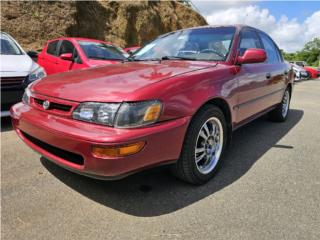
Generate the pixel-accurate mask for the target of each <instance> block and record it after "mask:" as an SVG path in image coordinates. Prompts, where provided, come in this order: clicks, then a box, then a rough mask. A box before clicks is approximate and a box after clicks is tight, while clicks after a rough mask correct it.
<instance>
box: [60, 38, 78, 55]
mask: <svg viewBox="0 0 320 240" xmlns="http://www.w3.org/2000/svg"><path fill="white" fill-rule="evenodd" d="M73 51H74V46H73V44H72V43H71V42H69V41H67V40H63V41H62V43H61V46H60V49H59V56H60V55H61V54H64V53H72V54H73Z"/></svg>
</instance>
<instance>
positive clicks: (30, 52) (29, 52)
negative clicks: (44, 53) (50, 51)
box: [27, 51, 38, 61]
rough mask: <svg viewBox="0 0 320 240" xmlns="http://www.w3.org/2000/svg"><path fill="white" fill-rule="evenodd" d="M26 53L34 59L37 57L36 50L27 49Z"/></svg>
mask: <svg viewBox="0 0 320 240" xmlns="http://www.w3.org/2000/svg"><path fill="white" fill-rule="evenodd" d="M27 54H28V56H29V57H31V59H32V60H34V61H36V60H37V59H38V53H37V52H36V51H28V52H27Z"/></svg>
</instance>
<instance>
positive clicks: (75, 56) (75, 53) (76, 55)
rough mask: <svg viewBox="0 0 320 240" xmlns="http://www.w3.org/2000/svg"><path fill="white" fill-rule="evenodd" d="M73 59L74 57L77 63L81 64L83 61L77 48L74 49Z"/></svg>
mask: <svg viewBox="0 0 320 240" xmlns="http://www.w3.org/2000/svg"><path fill="white" fill-rule="evenodd" d="M73 59H74V62H75V63H79V64H81V63H82V61H81V58H80V56H79V54H78V51H77V50H76V49H74V52H73Z"/></svg>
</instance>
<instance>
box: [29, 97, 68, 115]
mask: <svg viewBox="0 0 320 240" xmlns="http://www.w3.org/2000/svg"><path fill="white" fill-rule="evenodd" d="M44 101H45V100H42V99H39V98H34V102H35V103H36V104H38V105H40V106H42V104H43V102H44ZM71 108H72V106H70V105H65V104H60V103H56V102H51V101H50V107H49V109H48V110H52V109H56V110H60V111H63V112H69V111H70V109H71Z"/></svg>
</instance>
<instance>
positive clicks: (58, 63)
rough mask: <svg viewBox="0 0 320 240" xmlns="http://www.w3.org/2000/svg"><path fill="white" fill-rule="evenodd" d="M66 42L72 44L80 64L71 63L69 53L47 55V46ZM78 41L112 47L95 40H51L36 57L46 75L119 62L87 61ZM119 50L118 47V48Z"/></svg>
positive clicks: (63, 38) (62, 38)
mask: <svg viewBox="0 0 320 240" xmlns="http://www.w3.org/2000/svg"><path fill="white" fill-rule="evenodd" d="M63 40H67V41H69V42H71V43H72V44H73V46H74V47H75V49H76V51H77V53H78V54H79V58H80V59H81V63H77V62H73V61H72V54H71V59H70V53H64V54H62V55H63V56H62V57H61V56H54V55H51V54H48V53H47V49H48V44H49V43H51V42H54V41H63ZM78 41H90V42H98V43H104V44H109V45H113V44H112V43H110V42H104V41H100V40H96V39H88V38H67V37H61V38H57V39H53V40H50V41H48V42H47V44H46V45H45V47H44V48H43V50H42V51H41V53H40V54H39V55H38V64H39V65H40V66H42V67H43V68H44V69H45V70H46V73H47V74H48V75H50V74H54V73H60V72H65V71H70V70H76V69H83V68H89V67H94V66H100V65H108V64H116V63H118V62H119V61H114V60H93V59H89V58H88V57H87V56H86V54H85V53H84V51H83V49H82V48H81V47H80V45H79V43H78ZM118 48H119V47H118ZM66 54H68V55H69V57H68V58H66Z"/></svg>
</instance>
